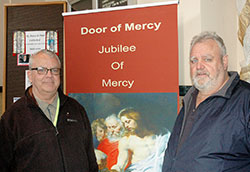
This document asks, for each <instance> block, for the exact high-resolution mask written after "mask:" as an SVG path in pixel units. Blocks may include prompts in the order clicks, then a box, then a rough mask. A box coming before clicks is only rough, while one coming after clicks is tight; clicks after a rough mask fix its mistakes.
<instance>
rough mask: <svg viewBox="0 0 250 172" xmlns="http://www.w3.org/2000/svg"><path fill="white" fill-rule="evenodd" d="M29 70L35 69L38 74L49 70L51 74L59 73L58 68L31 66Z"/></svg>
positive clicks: (45, 73)
mask: <svg viewBox="0 0 250 172" xmlns="http://www.w3.org/2000/svg"><path fill="white" fill-rule="evenodd" d="M30 70H36V71H37V73H38V74H40V75H47V73H48V71H50V72H51V74H53V75H59V74H60V68H51V69H48V68H46V67H36V68H31V69H30Z"/></svg>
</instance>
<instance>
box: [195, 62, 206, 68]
mask: <svg viewBox="0 0 250 172" xmlns="http://www.w3.org/2000/svg"><path fill="white" fill-rule="evenodd" d="M196 68H197V69H204V64H203V62H202V61H201V60H198V62H197V63H196Z"/></svg>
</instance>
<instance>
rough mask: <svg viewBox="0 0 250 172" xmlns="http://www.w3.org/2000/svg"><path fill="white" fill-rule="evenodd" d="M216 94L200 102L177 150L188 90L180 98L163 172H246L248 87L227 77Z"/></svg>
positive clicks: (249, 166)
mask: <svg viewBox="0 0 250 172" xmlns="http://www.w3.org/2000/svg"><path fill="white" fill-rule="evenodd" d="M228 82H231V84H227V85H225V86H224V87H223V88H222V89H221V90H220V91H219V92H217V93H216V94H214V95H212V96H210V97H208V98H207V99H206V100H204V101H203V102H202V103H200V105H199V106H198V107H197V108H196V110H195V115H197V118H196V120H195V121H194V124H193V127H192V129H191V131H190V134H189V135H188V137H187V138H186V140H185V141H184V143H183V144H182V145H181V146H180V147H179V148H178V143H179V141H180V135H181V134H182V133H183V131H182V130H183V124H184V121H185V119H186V115H187V114H186V112H187V111H188V107H189V103H190V99H191V97H192V96H193V94H197V90H196V89H195V88H194V87H192V88H190V90H189V91H188V93H187V94H186V96H185V97H184V105H183V108H182V109H181V111H180V113H179V115H178V117H177V119H176V122H175V126H174V128H173V132H172V134H171V137H170V140H169V143H168V148H167V150H166V152H165V157H164V164H163V168H162V171H163V172H250V84H249V83H247V82H244V81H242V80H240V79H239V75H238V74H237V73H235V72H233V73H230V79H229V81H228Z"/></svg>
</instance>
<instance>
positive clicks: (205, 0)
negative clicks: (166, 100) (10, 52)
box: [0, 0, 244, 86]
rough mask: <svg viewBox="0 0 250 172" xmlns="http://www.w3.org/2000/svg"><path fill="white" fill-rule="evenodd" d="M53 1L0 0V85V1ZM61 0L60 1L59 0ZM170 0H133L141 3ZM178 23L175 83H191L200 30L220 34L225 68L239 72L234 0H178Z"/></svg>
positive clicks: (0, 78)
mask: <svg viewBox="0 0 250 172" xmlns="http://www.w3.org/2000/svg"><path fill="white" fill-rule="evenodd" d="M48 1H55V0H0V28H1V29H0V86H2V85H3V75H2V71H3V57H4V56H3V55H4V50H3V27H4V26H3V16H4V15H3V4H17V3H32V2H48ZM61 1H63V0H61ZM163 1H171V0H133V2H134V3H137V4H143V3H151V2H163ZM178 20H179V21H178V23H179V28H178V31H179V84H180V85H191V81H190V77H189V62H188V58H189V43H190V41H191V38H192V37H193V36H194V35H196V34H198V33H199V32H201V31H205V30H212V31H216V32H217V33H218V34H219V35H221V36H222V37H223V38H224V40H225V44H226V46H227V50H228V54H229V70H235V71H238V72H240V65H239V64H240V61H242V60H243V59H244V56H243V49H242V46H241V45H240V43H239V41H238V37H237V28H238V12H237V9H236V0H180V3H179V5H178Z"/></svg>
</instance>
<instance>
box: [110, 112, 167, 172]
mask: <svg viewBox="0 0 250 172" xmlns="http://www.w3.org/2000/svg"><path fill="white" fill-rule="evenodd" d="M118 117H119V118H120V119H121V121H122V123H123V125H124V127H125V135H124V137H123V138H122V139H121V140H120V141H119V145H118V150H119V155H118V160H117V163H116V164H115V165H114V166H113V167H112V170H116V171H119V172H122V171H127V172H133V171H134V172H135V171H141V172H152V171H160V170H161V167H162V163H163V156H164V151H165V149H166V147H167V142H168V139H169V136H170V132H169V131H168V130H166V131H165V132H162V133H159V134H157V133H156V132H155V131H154V130H149V129H148V128H147V126H148V124H147V123H144V122H143V121H144V119H143V117H142V115H141V114H140V112H138V111H137V110H135V109H133V108H125V109H123V110H121V111H120V113H119V115H118ZM130 161H131V164H130ZM127 166H128V168H126V167H127Z"/></svg>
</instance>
